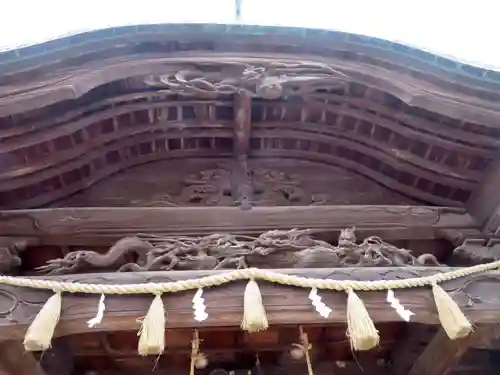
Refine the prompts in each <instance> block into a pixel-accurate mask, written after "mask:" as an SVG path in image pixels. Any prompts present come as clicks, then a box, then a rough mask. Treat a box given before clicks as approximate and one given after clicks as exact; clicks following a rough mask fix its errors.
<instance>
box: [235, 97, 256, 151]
mask: <svg viewBox="0 0 500 375" xmlns="http://www.w3.org/2000/svg"><path fill="white" fill-rule="evenodd" d="M234 122H235V126H234V139H235V142H234V151H235V153H236V155H246V154H248V150H249V148H250V133H251V132H252V94H251V93H250V92H248V91H246V90H241V91H239V92H238V93H236V94H235V95H234Z"/></svg>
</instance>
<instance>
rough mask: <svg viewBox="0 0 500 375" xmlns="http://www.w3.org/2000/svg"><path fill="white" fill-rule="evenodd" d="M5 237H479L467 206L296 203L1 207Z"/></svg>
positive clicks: (72, 240) (0, 230) (76, 240)
mask: <svg viewBox="0 0 500 375" xmlns="http://www.w3.org/2000/svg"><path fill="white" fill-rule="evenodd" d="M0 224H1V225H0V236H17V237H28V238H29V237H35V238H37V239H39V240H40V241H41V243H42V244H46V245H87V246H90V245H109V244H110V243H111V242H113V241H116V240H118V239H120V238H122V237H124V236H127V235H133V234H136V233H152V234H162V235H180V234H185V235H202V234H212V233H214V232H224V233H260V232H263V231H267V230H273V229H292V228H309V229H312V230H314V231H316V232H318V233H321V232H323V233H330V232H332V231H339V230H341V229H344V228H347V227H352V226H355V227H356V231H357V233H358V234H359V235H360V236H365V235H375V234H376V235H380V236H383V237H384V239H389V240H394V239H408V238H411V239H435V238H442V237H446V235H447V233H453V234H460V235H462V236H472V237H473V236H474V235H478V234H479V232H478V230H477V229H476V227H477V225H476V223H475V221H474V220H473V218H472V217H471V216H470V215H469V214H468V213H467V212H466V211H465V210H462V209H452V208H436V207H423V206H418V207H417V206H293V207H255V208H254V209H252V210H250V211H242V210H240V209H239V208H233V207H203V208H197V207H189V208H170V207H168V208H137V207H134V208H56V209H35V210H15V211H0Z"/></svg>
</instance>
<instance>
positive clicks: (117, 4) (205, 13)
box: [0, 0, 500, 67]
mask: <svg viewBox="0 0 500 375" xmlns="http://www.w3.org/2000/svg"><path fill="white" fill-rule="evenodd" d="M3 2H5V3H6V4H2V6H1V7H0V12H1V13H0V49H1V48H9V47H10V48H12V47H16V46H19V45H22V44H33V43H36V42H41V41H44V40H47V39H53V38H55V37H57V36H61V35H64V34H68V33H75V32H78V31H85V30H92V29H99V28H103V27H109V26H120V25H129V24H143V23H159V22H214V23H233V22H234V0H78V1H76V0H3ZM499 15H500V1H499V0H474V1H472V0H243V7H242V20H241V22H242V23H245V24H261V25H281V26H303V27H313V28H325V29H336V30H341V31H348V32H354V33H359V34H365V35H370V36H377V37H381V38H384V39H389V40H395V41H400V42H403V43H406V44H410V45H415V46H418V47H421V48H423V49H427V50H430V51H434V52H438V53H441V54H444V55H451V56H454V57H456V58H458V59H459V60H464V61H468V62H472V63H475V64H477V65H483V66H495V67H500V48H499V47H497V46H498V43H499V40H498V38H499V36H500V17H499Z"/></svg>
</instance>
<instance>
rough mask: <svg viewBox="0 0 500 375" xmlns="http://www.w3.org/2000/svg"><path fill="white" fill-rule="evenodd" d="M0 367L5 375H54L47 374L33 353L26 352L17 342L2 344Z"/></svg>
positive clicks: (0, 348) (20, 343)
mask: <svg viewBox="0 0 500 375" xmlns="http://www.w3.org/2000/svg"><path fill="white" fill-rule="evenodd" d="M0 367H1V369H2V370H3V372H4V373H5V374H7V375H56V374H47V373H46V372H45V371H44V370H43V368H42V366H41V365H40V363H39V362H38V361H37V360H36V359H35V357H34V356H33V353H30V352H26V351H25V350H24V347H23V344H22V342H21V341H17V340H16V341H5V342H3V343H2V345H1V347H0ZM1 373H2V372H1V370H0V374H1ZM57 375H59V374H57ZM60 375H66V374H60ZM68 375H69V374H68Z"/></svg>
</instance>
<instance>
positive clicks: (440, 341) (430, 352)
mask: <svg viewBox="0 0 500 375" xmlns="http://www.w3.org/2000/svg"><path fill="white" fill-rule="evenodd" d="M481 334H482V331H480V330H478V331H476V332H474V333H473V334H472V335H470V336H469V337H467V338H465V339H461V340H453V341H452V340H450V339H449V338H448V336H446V333H445V332H444V330H442V329H440V330H439V331H438V333H437V334H436V336H435V337H434V338H433V339H432V341H431V342H430V343H429V345H427V347H426V348H425V349H424V351H423V353H422V354H421V355H420V357H419V358H418V359H417V360H416V362H415V363H414V364H413V366H412V368H411V369H410V371H408V373H406V375H422V374H425V375H446V374H447V373H448V372H449V371H450V370H452V369H453V367H454V366H456V365H457V364H458V362H459V361H460V359H461V358H462V356H463V355H464V354H465V352H466V351H467V349H468V348H469V347H470V345H471V343H472V342H473V341H474V340H475V339H476V338H477V336H479V335H481ZM396 375H405V374H396Z"/></svg>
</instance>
